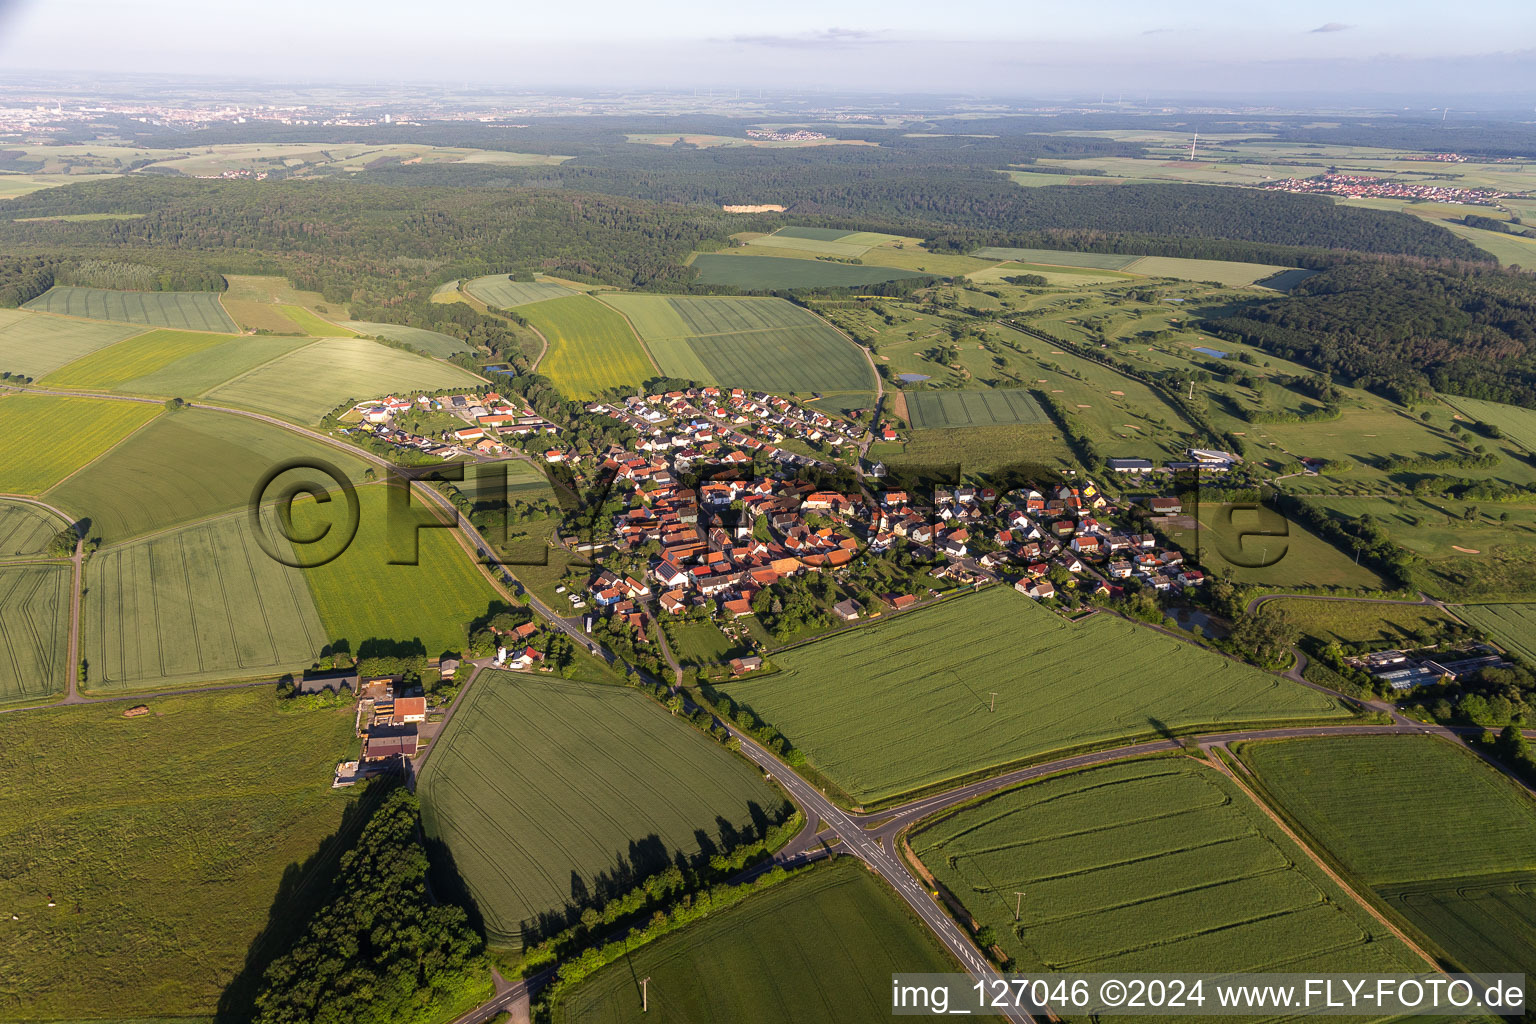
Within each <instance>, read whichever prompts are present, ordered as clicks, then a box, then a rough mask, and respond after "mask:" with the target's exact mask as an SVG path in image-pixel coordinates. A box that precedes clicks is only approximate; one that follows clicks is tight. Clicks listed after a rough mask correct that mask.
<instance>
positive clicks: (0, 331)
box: [0, 309, 144, 379]
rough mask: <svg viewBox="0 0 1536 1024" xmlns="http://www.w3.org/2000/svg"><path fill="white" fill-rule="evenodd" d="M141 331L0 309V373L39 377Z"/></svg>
mask: <svg viewBox="0 0 1536 1024" xmlns="http://www.w3.org/2000/svg"><path fill="white" fill-rule="evenodd" d="M143 329H144V328H143V327H140V326H137V325H130V324H107V323H94V322H92V321H90V320H71V319H68V318H67V317H59V316H47V315H44V314H41V313H29V312H27V311H26V310H24V309H0V370H4V371H7V372H10V373H21V374H25V375H26V376H28V377H32V378H34V379H37V378H41V377H44V376H46V375H48V374H49V373H52V372H53V371H54V370H57V369H58V368H59V367H61V366H64V365H66V364H68V363H72V362H74V361H75V360H77V359H81V358H84V357H85V356H88V355H90V354H91V353H92V352H95V351H97V350H98V349H103V348H106V347H107V346H108V345H112V344H115V343H117V342H119V341H122V340H123V339H125V338H131V337H133V336H134V335H135V334H137V333H139V332H140V331H142V330H143Z"/></svg>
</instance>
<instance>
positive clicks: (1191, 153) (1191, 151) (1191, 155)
mask: <svg viewBox="0 0 1536 1024" xmlns="http://www.w3.org/2000/svg"><path fill="white" fill-rule="evenodd" d="M1199 141H1200V133H1199V132H1198V131H1196V132H1195V137H1194V138H1192V139H1190V140H1189V158H1190V159H1191V160H1193V159H1194V158H1195V143H1197V142H1199Z"/></svg>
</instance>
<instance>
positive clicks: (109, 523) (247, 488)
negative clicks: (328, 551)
mask: <svg viewBox="0 0 1536 1024" xmlns="http://www.w3.org/2000/svg"><path fill="white" fill-rule="evenodd" d="M123 404H125V405H126V404H127V403H123ZM129 407H130V408H136V406H129ZM0 408H3V403H0ZM146 408H153V407H152V406H149V407H146ZM300 457H302V458H306V459H320V460H324V461H325V462H328V463H330V464H331V465H333V466H335V467H336V468H337V469H338V470H340V471H341V472H342V473H343V474H345V475H346V476H347V477H348V478H349V479H351V480H353V481H354V482H357V481H360V480H361V479H362V477H363V464H362V463H361V462H360V461H358V460H357V459H355V458H353V457H352V456H350V455H347V454H346V453H344V452H342V451H340V450H338V449H336V448H332V447H331V446H330V445H326V444H321V443H320V442H318V441H312V440H310V439H309V438H305V437H301V436H299V435H297V434H294V433H291V432H289V431H287V430H284V429H282V428H281V427H275V426H272V425H270V424H267V423H262V422H260V421H257V420H253V419H250V418H249V417H245V416H233V415H230V414H228V413H220V412H210V411H207V410H202V409H178V410H177V411H176V412H174V413H168V414H166V415H164V416H161V417H160V418H159V419H158V420H156V421H155V422H154V423H151V424H150V425H149V426H147V427H145V428H144V429H143V430H142V431H140V432H139V433H136V434H134V435H133V436H132V437H130V438H128V439H127V440H126V441H124V442H123V443H122V444H120V445H118V446H117V447H116V448H113V449H112V450H111V451H110V452H108V453H107V454H106V455H105V456H103V457H102V458H100V459H98V460H97V461H96V462H95V463H93V464H92V465H91V467H90V469H89V471H87V472H84V473H79V474H76V475H75V476H72V477H70V478H69V479H68V480H66V481H65V482H64V483H62V484H60V485H58V486H56V487H53V488H51V489H50V490H49V491H48V492H47V500H48V501H49V503H50V504H53V505H57V506H59V507H60V508H63V509H66V510H68V511H69V512H70V513H72V514H74V515H79V516H84V517H87V518H89V519H90V520H91V530H90V535H91V536H93V537H99V538H101V539H102V541H103V542H104V543H106V544H109V545H110V544H117V543H121V542H122V541H124V540H127V539H129V538H132V537H136V536H138V535H140V534H143V533H148V532H150V531H154V530H163V529H166V528H167V527H171V526H179V525H182V524H184V523H188V522H191V521H193V520H197V519H202V518H205V517H207V516H212V515H218V514H220V513H223V512H232V511H235V510H237V509H243V508H245V507H246V505H247V503H248V502H249V501H250V497H251V491H252V490H253V489H254V488H255V486H256V484H257V483H258V482H260V480H261V479H262V477H263V476H264V475H265V474H266V473H267V472H268V471H269V470H271V469H272V468H273V467H274V466H276V465H277V464H278V463H280V462H283V461H286V460H288V459H292V458H300ZM305 478H312V479H315V480H317V481H318V482H321V483H326V482H327V481H325V480H324V479H323V476H321V475H320V474H318V473H313V472H312V473H308V474H305ZM294 479H297V477H290V476H288V475H286V474H285V475H284V476H283V478H282V480H281V481H280V483H284V484H285V483H288V482H291V481H292V480H294ZM275 493H276V489H275V488H274V489H273V491H271V492H270V496H275Z"/></svg>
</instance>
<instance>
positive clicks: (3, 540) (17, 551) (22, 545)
mask: <svg viewBox="0 0 1536 1024" xmlns="http://www.w3.org/2000/svg"><path fill="white" fill-rule="evenodd" d="M68 525H69V524H68V523H66V522H65V521H64V520H62V519H60V518H59V517H58V516H56V515H54V514H53V513H52V512H49V511H48V510H47V509H45V508H42V507H40V506H37V505H33V504H30V503H28V502H24V501H7V500H5V499H3V498H0V559H6V558H27V557H29V556H35V555H41V554H44V553H45V552H46V551H47V550H48V543H49V541H51V540H53V538H54V537H55V536H56V535H57V534H58V532H59V531H60V530H62V529H64V528H65V527H66V526H68Z"/></svg>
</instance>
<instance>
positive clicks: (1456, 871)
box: [1240, 736, 1536, 973]
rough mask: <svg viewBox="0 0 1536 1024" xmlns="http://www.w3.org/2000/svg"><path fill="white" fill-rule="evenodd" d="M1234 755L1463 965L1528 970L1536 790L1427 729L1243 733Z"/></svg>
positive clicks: (1534, 921)
mask: <svg viewBox="0 0 1536 1024" xmlns="http://www.w3.org/2000/svg"><path fill="white" fill-rule="evenodd" d="M1240 755H1241V757H1242V759H1243V760H1244V761H1245V762H1246V763H1247V764H1248V765H1249V766H1250V767H1251V768H1252V769H1253V770H1254V771H1255V772H1256V773H1257V774H1258V777H1259V779H1260V781H1261V782H1262V783H1263V785H1264V788H1265V790H1267V792H1268V793H1269V795H1270V796H1271V797H1272V798H1273V799H1274V800H1275V801H1276V802H1277V803H1278V804H1279V805H1280V807H1281V808H1282V809H1284V811H1285V812H1286V814H1288V815H1289V816H1290V817H1291V818H1292V819H1293V820H1295V821H1297V822H1299V823H1300V824H1301V826H1302V828H1304V829H1305V830H1306V831H1307V833H1308V834H1310V835H1311V836H1312V838H1313V839H1314V840H1315V841H1316V842H1317V843H1318V844H1319V845H1320V846H1322V847H1323V848H1324V849H1325V850H1327V852H1328V853H1329V854H1330V855H1331V856H1332V857H1333V859H1334V860H1336V861H1337V862H1339V863H1340V864H1342V865H1343V866H1344V867H1345V868H1346V869H1347V870H1348V871H1349V872H1350V873H1352V874H1353V875H1355V876H1356V877H1357V878H1359V879H1361V880H1362V881H1363V882H1365V883H1366V884H1367V885H1369V886H1370V887H1371V888H1372V889H1374V890H1375V891H1376V894H1377V895H1378V896H1380V897H1381V898H1382V899H1384V900H1385V901H1386V902H1387V903H1389V904H1390V905H1392V906H1393V907H1394V909H1396V910H1398V911H1399V912H1400V913H1401V914H1402V915H1403V916H1404V917H1406V918H1408V920H1409V921H1411V922H1413V924H1415V925H1416V926H1418V927H1419V928H1420V929H1421V930H1422V931H1423V932H1424V933H1425V934H1427V935H1428V936H1429V937H1430V938H1431V939H1433V940H1434V941H1435V942H1436V943H1438V944H1439V945H1440V946H1441V947H1442V948H1443V949H1445V950H1446V951H1447V952H1449V953H1450V954H1451V955H1452V956H1453V957H1455V958H1456V959H1457V960H1458V961H1460V962H1461V963H1462V965H1463V966H1465V967H1466V968H1468V969H1470V970H1474V971H1510V972H1523V973H1529V972H1531V971H1532V970H1536V801H1533V800H1532V799H1531V798H1530V797H1529V795H1528V794H1526V792H1525V791H1524V790H1522V789H1520V788H1519V787H1518V786H1516V785H1515V784H1514V783H1512V782H1510V781H1509V780H1508V779H1506V778H1504V777H1503V776H1502V775H1501V774H1500V773H1499V772H1498V771H1497V770H1495V769H1494V768H1492V767H1490V766H1489V765H1487V764H1485V763H1483V762H1482V761H1481V760H1480V759H1479V758H1478V757H1477V756H1476V755H1474V754H1472V753H1471V752H1470V751H1467V750H1465V749H1462V748H1460V747H1458V746H1456V745H1454V744H1452V743H1451V742H1449V741H1446V740H1442V739H1439V738H1437V737H1432V736H1350V737H1330V738H1318V739H1306V740H1294V741H1292V740H1285V741H1276V742H1269V743H1251V744H1245V745H1244V746H1243V747H1242V749H1241V751H1240ZM1426 794H1433V799H1432V800H1426V799H1425V797H1426Z"/></svg>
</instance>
